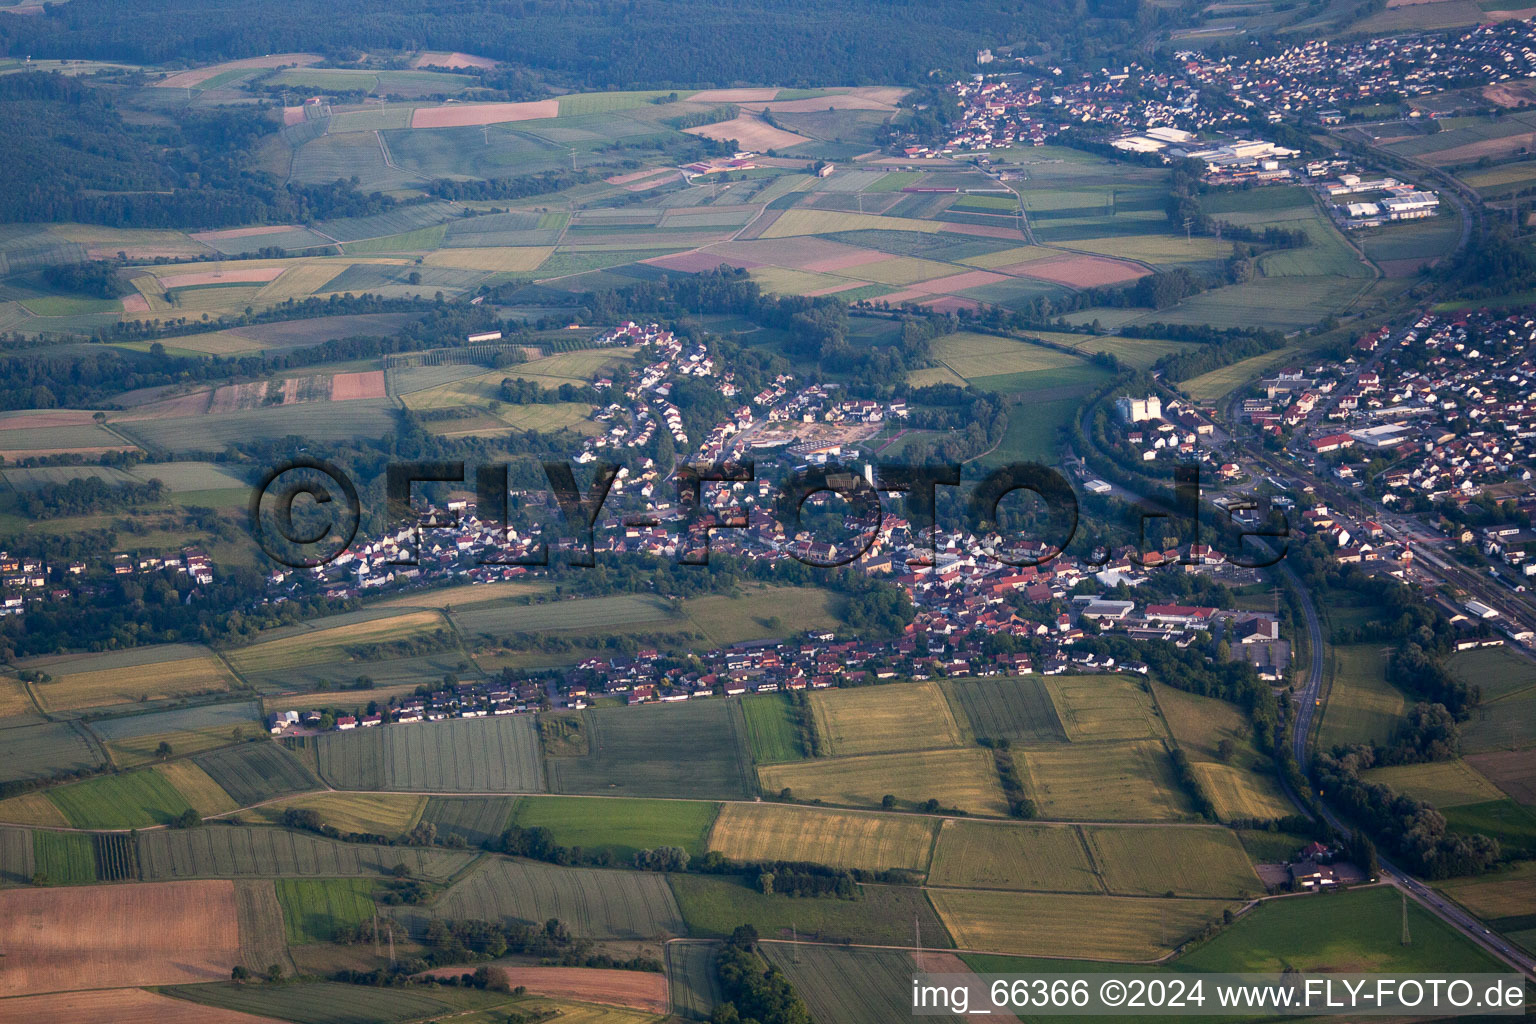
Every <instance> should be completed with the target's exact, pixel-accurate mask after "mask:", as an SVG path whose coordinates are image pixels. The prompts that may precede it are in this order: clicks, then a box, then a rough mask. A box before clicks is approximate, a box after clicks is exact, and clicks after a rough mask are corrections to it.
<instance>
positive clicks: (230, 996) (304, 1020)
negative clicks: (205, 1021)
mask: <svg viewBox="0 0 1536 1024" xmlns="http://www.w3.org/2000/svg"><path fill="white" fill-rule="evenodd" d="M162 991H163V992H164V993H165V994H166V995H169V996H175V997H176V998H178V999H185V1000H188V1001H190V1002H194V1003H200V1004H202V1005H204V1006H213V1007H218V1008H219V1009H222V1010H234V1011H236V1012H239V1013H246V1014H252V1015H253V1016H254V1017H258V1018H261V1019H263V1020H265V1019H276V1020H289V1021H294V1022H295V1024H404V1022H406V1021H419V1020H440V1019H444V1018H446V1017H452V1016H456V1015H458V1014H462V1013H467V1012H470V1011H474V1010H481V1009H484V1008H486V1007H491V1006H499V1005H502V1004H505V1003H507V1002H508V1001H509V997H508V996H507V995H505V994H503V993H494V992H482V991H477V990H475V989H457V988H425V987H421V986H413V987H410V988H400V987H389V988H383V987H373V986H368V985H347V984H343V983H341V982H331V981H309V982H300V983H295V984H285V985H238V984H230V983H227V982H221V983H219V984H214V985H178V986H176V987H173V988H166V989H163V990H162ZM457 1019H458V1020H460V1021H462V1022H464V1024H483V1022H485V1021H488V1020H490V1019H492V1018H488V1017H483V1016H480V1015H479V1014H475V1015H474V1016H468V1017H457ZM503 1019H504V1018H503ZM577 1024H581V1022H579V1021H578V1022H577ZM612 1024H628V1022H627V1021H614V1022H612Z"/></svg>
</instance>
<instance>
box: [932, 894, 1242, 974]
mask: <svg viewBox="0 0 1536 1024" xmlns="http://www.w3.org/2000/svg"><path fill="white" fill-rule="evenodd" d="M928 895H929V898H930V899H932V900H933V906H934V909H935V910H937V911H938V912H939V917H940V918H942V919H943V921H944V924H945V926H946V927H947V928H948V929H949V932H950V934H951V935H953V936H954V938H955V945H956V946H958V947H959V948H961V949H966V950H974V951H978V952H996V953H1012V954H1015V955H1018V956H1049V957H1072V958H1075V959H1081V960H1150V959H1153V958H1155V957H1159V956H1162V955H1163V954H1165V953H1167V952H1168V951H1169V950H1171V949H1173V948H1174V947H1175V946H1177V945H1179V944H1180V943H1182V942H1185V941H1187V940H1188V939H1191V938H1193V937H1194V936H1195V935H1196V934H1197V933H1198V932H1199V931H1200V930H1201V929H1202V928H1204V927H1205V926H1206V924H1208V923H1209V922H1211V921H1213V920H1215V919H1217V918H1219V917H1220V916H1221V912H1222V911H1223V910H1226V909H1228V908H1230V907H1231V906H1232V904H1231V903H1229V902H1224V901H1220V900H1169V899H1132V898H1127V897H1116V896H1074V895H1042V894H1037V893H999V892H983V891H979V890H964V889H930V890H929V891H928Z"/></svg>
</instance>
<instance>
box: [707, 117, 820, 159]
mask: <svg viewBox="0 0 1536 1024" xmlns="http://www.w3.org/2000/svg"><path fill="white" fill-rule="evenodd" d="M683 130H684V131H685V132H687V133H688V134H689V135H698V136H702V137H703V138H706V139H716V140H724V139H734V140H735V142H736V146H737V148H739V149H755V150H764V149H788V148H789V147H790V146H798V145H800V144H801V143H802V142H810V141H811V140H810V139H808V138H806V137H805V136H804V135H796V134H795V133H794V132H786V131H784V130H782V129H779V128H775V127H773V125H771V124H769V123H768V122H766V121H764V120H762V119H760V118H757V117H753V116H751V115H749V114H740V115H738V116H736V117H734V118H732V119H731V120H729V121H719V122H716V123H715V124H705V125H699V126H698V127H696V128H685V129H683Z"/></svg>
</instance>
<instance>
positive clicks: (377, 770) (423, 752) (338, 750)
mask: <svg viewBox="0 0 1536 1024" xmlns="http://www.w3.org/2000/svg"><path fill="white" fill-rule="evenodd" d="M307 742H309V743H312V744H313V745H314V746H315V748H316V752H317V754H318V757H319V765H320V774H321V776H322V777H323V778H324V779H326V780H327V781H328V782H329V783H330V784H331V785H333V786H335V787H336V788H338V789H385V790H415V791H421V792H435V793H497V792H501V793H537V792H542V791H543V789H544V773H543V770H542V767H541V765H540V759H539V739H538V735H537V733H536V732H535V731H534V728H533V720H532V719H531V718H530V717H528V716H526V715H520V716H512V717H497V718H482V719H454V720H451V721H447V722H423V723H419V724H415V725H390V726H382V727H379V728H374V729H358V730H356V731H353V732H346V733H326V734H324V735H322V736H317V737H313V738H311V739H310V740H309V741H307Z"/></svg>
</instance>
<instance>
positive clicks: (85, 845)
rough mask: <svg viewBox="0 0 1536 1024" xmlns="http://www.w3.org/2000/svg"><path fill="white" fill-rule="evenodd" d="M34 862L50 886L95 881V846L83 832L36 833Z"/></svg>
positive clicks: (34, 838) (33, 847) (34, 833)
mask: <svg viewBox="0 0 1536 1024" xmlns="http://www.w3.org/2000/svg"><path fill="white" fill-rule="evenodd" d="M32 862H33V867H34V870H36V871H37V873H38V874H39V875H41V876H42V877H43V880H44V881H45V882H47V883H48V884H49V885H85V884H87V883H90V882H94V881H96V847H95V844H94V843H92V842H91V837H90V836H89V835H87V834H85V833H83V832H33V833H32Z"/></svg>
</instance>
